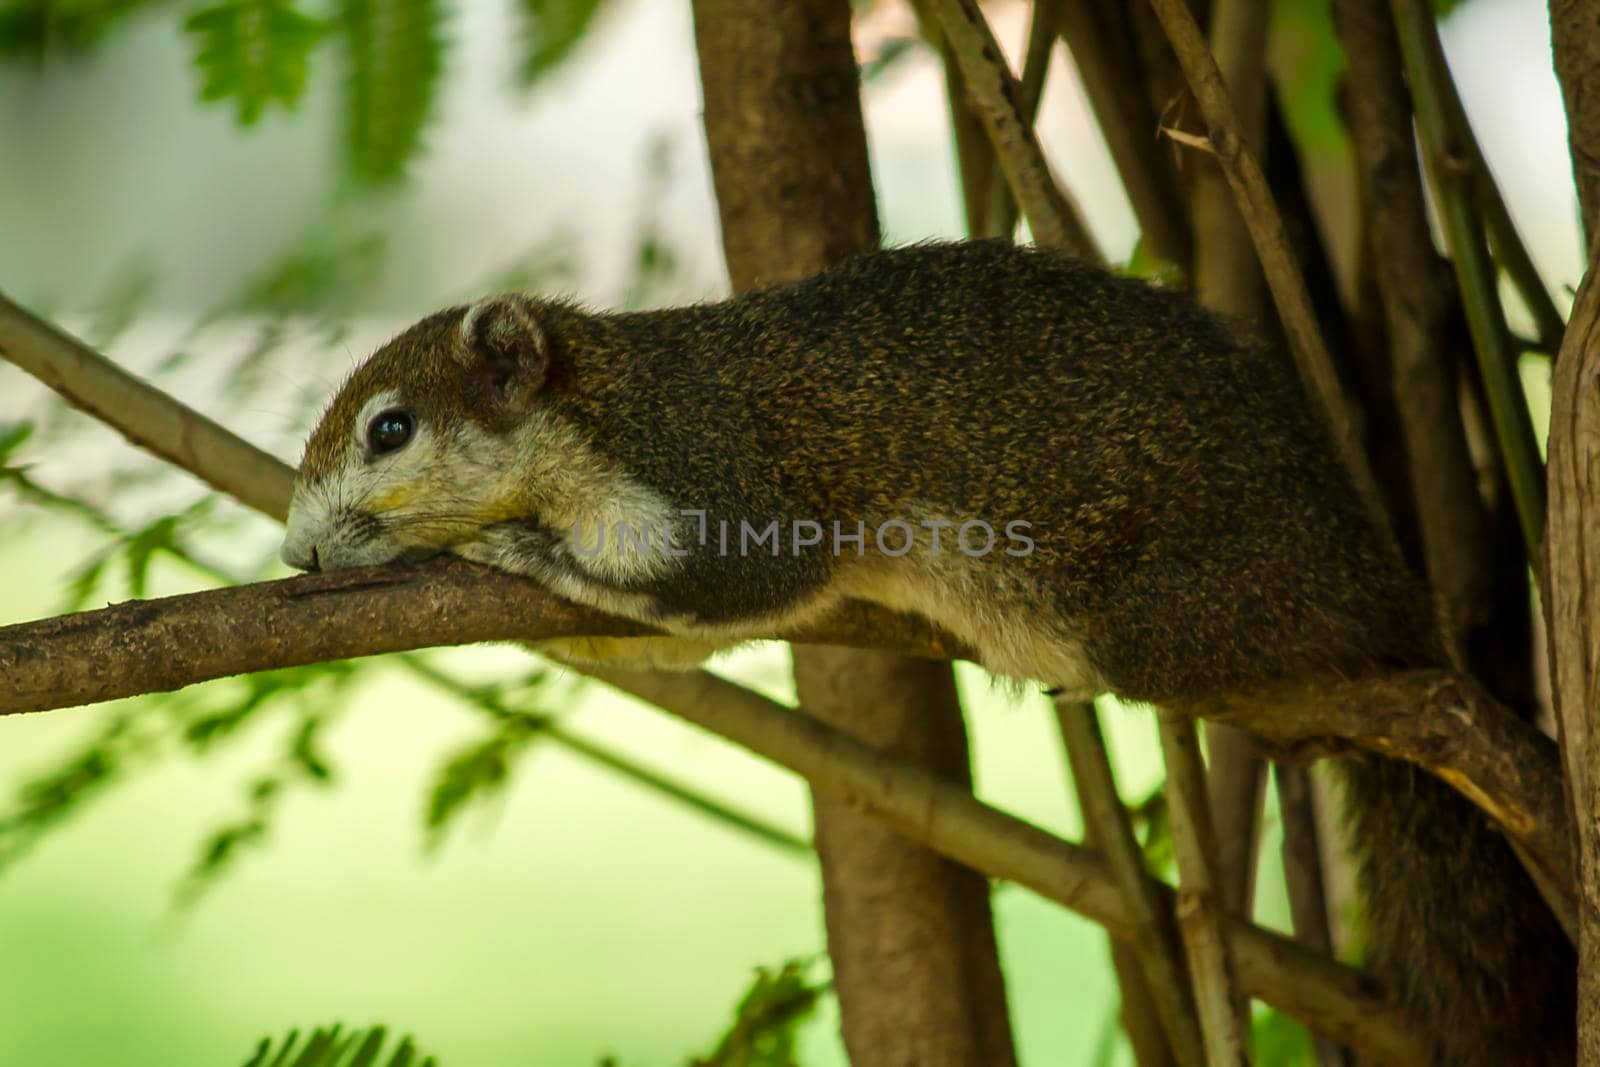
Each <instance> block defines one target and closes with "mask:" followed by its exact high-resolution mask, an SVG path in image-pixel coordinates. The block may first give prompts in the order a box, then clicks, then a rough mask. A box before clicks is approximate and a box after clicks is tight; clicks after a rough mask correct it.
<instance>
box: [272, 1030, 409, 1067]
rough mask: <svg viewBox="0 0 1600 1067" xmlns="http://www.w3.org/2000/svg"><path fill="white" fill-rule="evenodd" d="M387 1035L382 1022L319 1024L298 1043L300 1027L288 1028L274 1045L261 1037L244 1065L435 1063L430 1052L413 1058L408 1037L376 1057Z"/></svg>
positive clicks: (391, 1066)
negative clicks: (363, 1026)
mask: <svg viewBox="0 0 1600 1067" xmlns="http://www.w3.org/2000/svg"><path fill="white" fill-rule="evenodd" d="M387 1037H388V1032H387V1030H386V1029H385V1028H384V1027H382V1026H374V1027H371V1028H370V1029H367V1030H352V1031H350V1032H349V1033H348V1034H347V1033H344V1027H343V1026H339V1025H335V1026H332V1027H328V1028H326V1029H324V1028H322V1027H320V1026H319V1027H317V1029H315V1030H313V1031H311V1033H310V1034H309V1035H307V1037H306V1040H305V1043H304V1044H301V1043H300V1031H299V1030H290V1031H289V1032H288V1034H286V1035H284V1038H283V1040H282V1041H281V1042H279V1043H278V1044H277V1045H276V1046H274V1045H273V1042H272V1040H271V1039H270V1038H265V1037H264V1038H262V1039H261V1041H260V1042H259V1043H258V1044H257V1045H256V1051H255V1055H253V1056H251V1057H250V1058H249V1059H248V1060H246V1061H245V1065H244V1067H438V1063H437V1062H436V1061H435V1060H434V1058H433V1057H432V1056H425V1057H423V1058H422V1059H420V1060H419V1059H418V1058H417V1056H418V1053H417V1049H416V1046H415V1045H413V1044H412V1043H411V1038H409V1037H403V1038H401V1039H400V1043H399V1044H398V1045H396V1046H395V1049H394V1052H393V1053H392V1054H390V1055H389V1057H388V1058H387V1059H380V1058H379V1057H380V1056H381V1055H382V1054H383V1047H384V1042H385V1039H386V1038H387Z"/></svg>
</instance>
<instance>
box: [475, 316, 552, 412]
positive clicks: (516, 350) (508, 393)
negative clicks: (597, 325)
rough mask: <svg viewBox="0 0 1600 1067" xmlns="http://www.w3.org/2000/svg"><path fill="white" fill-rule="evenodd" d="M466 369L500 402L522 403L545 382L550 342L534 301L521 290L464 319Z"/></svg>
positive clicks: (493, 400) (487, 396)
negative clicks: (539, 319) (538, 317)
mask: <svg viewBox="0 0 1600 1067" xmlns="http://www.w3.org/2000/svg"><path fill="white" fill-rule="evenodd" d="M458 351H459V352H460V355H461V359H462V362H463V363H464V364H465V365H466V371H467V373H468V374H469V375H470V376H471V377H472V378H473V379H474V380H475V381H476V382H477V384H478V386H479V387H480V388H481V389H482V390H483V394H484V399H486V400H488V401H489V402H490V403H492V404H495V405H497V406H501V407H506V408H520V407H522V406H524V405H526V404H527V403H528V402H529V401H531V400H532V399H533V396H534V394H535V393H537V392H538V391H539V387H540V386H542V385H544V380H545V375H546V374H547V373H548V372H549V369H550V343H549V340H548V339H547V338H546V337H545V334H544V331H543V330H542V329H540V328H539V322H538V319H537V317H536V308H535V306H534V304H533V301H531V300H529V299H528V298H527V297H525V296H521V295H518V294H516V293H507V294H505V295H504V296H493V297H488V298H486V299H484V300H480V301H478V302H477V303H476V304H473V305H472V306H471V307H470V308H468V309H467V313H466V315H465V316H463V317H462V319H461V345H460V348H459V349H458Z"/></svg>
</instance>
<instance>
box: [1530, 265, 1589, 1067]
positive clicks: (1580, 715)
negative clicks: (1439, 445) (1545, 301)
mask: <svg viewBox="0 0 1600 1067" xmlns="http://www.w3.org/2000/svg"><path fill="white" fill-rule="evenodd" d="M1597 275H1600V241H1597V242H1595V243H1594V248H1593V250H1592V254H1591V260H1590V264H1589V273H1588V277H1587V279H1586V280H1585V281H1584V283H1583V287H1582V288H1581V289H1580V290H1579V291H1578V299H1577V302H1576V303H1575V304H1574V305H1573V308H1572V319H1571V321H1570V322H1568V324H1567V336H1566V341H1565V342H1564V343H1563V344H1562V346H1561V357H1560V359H1559V360H1558V361H1557V363H1556V374H1555V384H1554V393H1553V396H1552V399H1551V404H1550V468H1549V469H1550V508H1549V523H1548V526H1547V529H1546V540H1545V590H1544V594H1545V611H1546V613H1547V616H1548V621H1549V632H1550V678H1551V690H1552V696H1553V697H1554V699H1555V706H1556V719H1557V722H1558V723H1559V724H1560V727H1561V734H1562V737H1561V748H1562V756H1563V759H1564V762H1565V765H1566V775H1567V786H1568V797H1569V799H1570V802H1571V804H1572V805H1573V806H1574V808H1575V809H1576V811H1577V815H1578V817H1577V818H1576V819H1574V825H1575V826H1576V827H1577V838H1578V841H1577V844H1578V877H1579V887H1580V897H1579V908H1578V916H1579V919H1578V921H1579V935H1578V1056H1579V1061H1578V1062H1579V1063H1580V1064H1582V1065H1584V1067H1595V1065H1596V1064H1600V821H1597V820H1596V818H1595V813H1596V812H1600V775H1597V774H1595V773H1594V768H1595V766H1596V762H1595V761H1596V760H1597V759H1600V730H1597V729H1596V726H1595V721H1594V720H1595V716H1596V714H1597V713H1600V543H1597V538H1596V531H1597V530H1600V277H1597Z"/></svg>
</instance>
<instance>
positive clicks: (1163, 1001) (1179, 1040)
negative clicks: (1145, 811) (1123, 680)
mask: <svg viewBox="0 0 1600 1067" xmlns="http://www.w3.org/2000/svg"><path fill="white" fill-rule="evenodd" d="M1055 705H1056V720H1057V721H1058V722H1059V723H1060V724H1061V736H1062V739H1063V740H1064V741H1065V742H1066V746H1067V759H1068V761H1069V762H1070V763H1071V765H1072V783H1073V787H1074V788H1075V789H1076V791H1077V794H1078V806H1079V807H1080V808H1081V809H1082V810H1083V821H1084V826H1085V833H1086V836H1087V835H1089V831H1088V827H1093V828H1094V829H1093V833H1092V837H1093V840H1094V843H1095V846H1096V847H1097V848H1099V849H1100V851H1101V852H1102V853H1103V854H1104V855H1105V857H1106V863H1107V865H1108V866H1109V867H1110V868H1111V875H1112V877H1113V878H1114V879H1115V880H1116V883H1117V889H1118V891H1119V892H1120V893H1121V894H1122V900H1123V906H1124V908H1125V909H1126V910H1127V912H1128V915H1129V917H1130V918H1131V919H1132V921H1133V946H1134V950H1135V952H1137V954H1138V957H1139V965H1140V968H1141V969H1142V971H1143V973H1144V978H1145V982H1146V983H1147V985H1148V986H1149V989H1150V995H1151V997H1152V998H1153V999H1154V1001H1155V1005H1156V1014H1157V1017H1158V1018H1159V1019H1160V1021H1161V1027H1162V1030H1163V1031H1165V1033H1166V1035H1167V1044H1168V1046H1169V1047H1170V1048H1171V1049H1172V1051H1173V1052H1174V1053H1175V1054H1176V1055H1177V1059H1178V1062H1179V1063H1180V1064H1182V1065H1183V1067H1199V1065H1201V1064H1204V1063H1205V1043H1204V1039H1203V1038H1202V1036H1201V1032H1200V1022H1199V1019H1198V1018H1197V1017H1196V1015H1195V1011H1194V1003H1193V1001H1192V999H1191V996H1192V994H1191V992H1190V986H1189V980H1188V976H1187V974H1186V973H1185V971H1184V967H1183V957H1182V950H1181V948H1180V947H1179V942H1178V938H1177V936H1176V934H1177V931H1176V930H1175V929H1174V928H1173V926H1172V915H1171V913H1170V912H1169V911H1167V910H1166V909H1165V908H1163V907H1162V906H1161V902H1160V901H1158V900H1157V899H1156V897H1155V894H1154V891H1153V885H1152V883H1151V881H1150V877H1149V874H1148V872H1147V871H1146V870H1145V864H1144V852H1143V850H1142V849H1140V848H1139V842H1138V840H1137V839H1136V838H1135V837H1134V836H1133V826H1132V824H1131V823H1130V822H1129V821H1128V810H1127V809H1126V808H1124V807H1123V806H1122V798H1121V797H1119V796H1118V795H1117V785H1116V781H1115V779H1114V778H1113V776H1112V773H1111V762H1110V760H1109V759H1108V758H1107V756H1106V746H1105V739H1104V738H1103V737H1101V735H1100V723H1099V721H1098V719H1097V718H1096V715H1095V710H1094V705H1093V704H1085V703H1083V702H1082V701H1077V700H1065V699H1062V700H1057V701H1056V702H1055Z"/></svg>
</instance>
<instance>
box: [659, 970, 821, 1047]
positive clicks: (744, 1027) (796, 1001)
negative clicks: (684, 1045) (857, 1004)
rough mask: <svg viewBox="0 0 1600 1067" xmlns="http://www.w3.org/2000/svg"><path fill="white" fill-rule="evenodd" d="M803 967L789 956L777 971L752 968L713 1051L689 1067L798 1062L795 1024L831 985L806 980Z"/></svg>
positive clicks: (808, 1012) (805, 1018)
mask: <svg viewBox="0 0 1600 1067" xmlns="http://www.w3.org/2000/svg"><path fill="white" fill-rule="evenodd" d="M806 969H807V963H806V962H805V961H804V960H790V961H788V962H787V963H785V964H784V965H783V966H782V967H780V968H779V969H778V970H777V971H769V970H767V969H766V968H764V967H763V968H761V969H759V970H757V971H756V977H755V980H754V981H753V982H751V983H750V988H749V989H747V990H746V991H745V994H744V997H743V998H742V999H741V1000H740V1001H739V1007H738V1010H737V1011H736V1012H735V1013H734V1018H733V1026H732V1027H730V1028H729V1030H728V1032H727V1033H726V1034H724V1035H723V1037H722V1040H721V1041H720V1042H719V1043H718V1045H717V1049H716V1051H715V1052H713V1053H712V1054H711V1055H709V1056H707V1057H704V1058H703V1059H695V1060H692V1061H691V1064H690V1067H798V1063H797V1061H796V1059H795V1048H796V1045H797V1043H798V1038H799V1031H800V1025H801V1024H802V1023H804V1022H805V1021H806V1020H807V1019H808V1018H810V1016H811V1013H812V1012H813V1011H814V1010H816V1007H817V1003H818V1001H819V1000H821V998H822V995H823V994H824V993H826V992H827V991H828V990H829V989H830V988H831V987H832V983H831V982H810V981H808V980H807V979H806Z"/></svg>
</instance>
